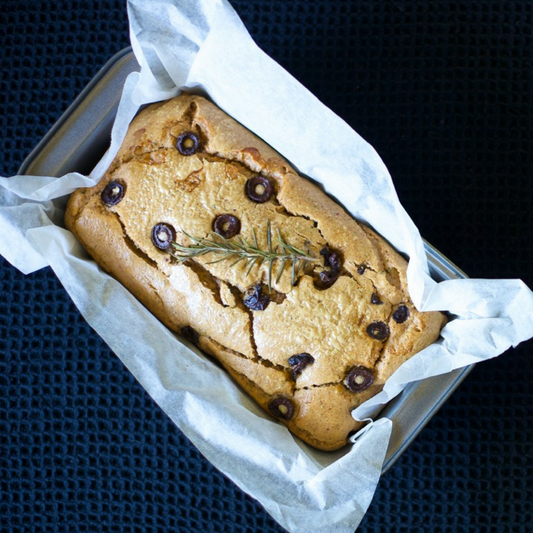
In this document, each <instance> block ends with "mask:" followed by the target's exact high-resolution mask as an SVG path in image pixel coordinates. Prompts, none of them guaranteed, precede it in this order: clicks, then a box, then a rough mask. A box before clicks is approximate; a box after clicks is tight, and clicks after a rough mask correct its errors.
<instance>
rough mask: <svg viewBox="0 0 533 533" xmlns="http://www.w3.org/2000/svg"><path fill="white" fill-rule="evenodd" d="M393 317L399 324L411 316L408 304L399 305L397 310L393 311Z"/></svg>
mask: <svg viewBox="0 0 533 533" xmlns="http://www.w3.org/2000/svg"><path fill="white" fill-rule="evenodd" d="M392 318H393V319H394V320H395V321H396V322H398V324H402V323H403V322H405V321H406V320H407V319H408V318H409V308H408V307H407V306H406V305H399V306H398V307H397V308H396V311H394V313H392Z"/></svg>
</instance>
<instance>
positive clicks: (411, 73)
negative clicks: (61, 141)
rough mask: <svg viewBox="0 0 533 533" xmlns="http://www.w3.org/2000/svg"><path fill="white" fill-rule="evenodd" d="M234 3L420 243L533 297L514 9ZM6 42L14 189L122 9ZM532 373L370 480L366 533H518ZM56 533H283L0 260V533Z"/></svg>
mask: <svg viewBox="0 0 533 533" xmlns="http://www.w3.org/2000/svg"><path fill="white" fill-rule="evenodd" d="M147 1H149V0H147ZM233 5H234V7H235V8H236V10H237V11H238V13H239V14H240V16H241V17H242V19H243V21H244V23H245V24H246V26H247V27H248V28H249V30H250V32H251V34H252V35H253V37H254V38H255V39H256V41H257V42H258V44H259V45H260V46H261V47H262V48H263V49H264V50H265V51H266V52H267V53H268V54H270V55H271V56H273V57H274V59H276V60H277V61H278V62H279V63H281V64H282V65H283V66H284V67H285V68H286V69H287V70H288V71H289V72H291V73H292V74H293V75H294V76H295V77H296V78H298V79H299V80H300V81H301V82H302V83H303V84H304V85H306V86H307V87H308V88H309V89H310V90H311V91H312V92H314V93H315V94H316V95H317V96H318V97H319V98H320V99H321V100H322V101H323V102H325V103H326V104H327V105H328V106H330V107H331V108H332V109H333V110H334V111H335V112H337V113H338V114H339V115H340V116H342V117H343V118H344V119H345V120H346V121H347V122H348V123H349V124H350V125H352V126H353V127H354V128H355V129H356V130H357V131H358V132H359V133H360V134H362V135H363V137H365V138H366V139H367V140H369V141H370V142H371V143H372V144H373V145H374V146H375V147H376V149H377V150H378V152H379V153H380V154H381V156H382V158H383V159H384V160H385V162H386V164H387V165H388V167H389V169H390V171H391V173H392V175H393V178H394V180H395V183H396V186H397V190H398V193H399V195H400V198H401V200H402V202H403V204H404V205H405V207H406V208H407V210H408V211H409V213H410V214H411V216H412V217H413V219H414V220H415V222H416V223H417V225H418V226H419V228H420V230H421V233H422V235H423V236H424V237H425V238H426V239H427V240H428V241H429V242H431V243H432V244H433V245H434V246H436V247H437V248H438V249H439V250H440V251H441V252H443V253H444V254H445V255H446V256H448V257H449V258H450V259H451V260H453V261H454V262H455V263H457V264H458V265H459V266H460V267H461V268H462V269H464V270H465V271H466V272H467V273H468V274H469V275H470V276H472V277H489V278H492V277H499V278H515V277H519V278H522V279H523V280H524V281H525V282H526V283H528V285H529V286H530V287H533V266H532V265H533V246H532V241H531V238H532V233H533V218H532V212H533V180H532V177H533V174H532V167H533V4H532V3H531V2H530V1H529V0H522V1H518V0H506V1H505V2H503V1H490V0H458V1H453V2H452V1H444V0H438V1H427V0H420V1H410V0H386V1H385V0H384V1H379V2H378V1H375V0H358V1H353V0H338V1H335V2H333V1H330V0H313V1H312V2H310V1H308V0H291V1H285V0H233ZM0 29H1V32H0V175H12V174H15V173H16V172H17V169H18V167H19V166H20V164H21V163H22V161H23V160H24V158H25V157H26V156H27V154H28V153H29V152H30V150H31V149H32V148H33V147H34V146H35V145H36V143H37V142H38V141H39V140H40V138H41V137H42V136H43V135H44V134H45V133H46V132H47V131H48V129H49V128H50V127H51V126H52V124H53V123H54V121H55V120H56V119H57V118H58V117H59V116H60V115H61V113H62V112H63V111H64V110H65V109H66V107H67V106H68V105H69V104H70V103H71V102H72V100H73V99H74V98H75V96H76V95H77V94H78V93H79V92H80V91H81V90H82V88H83V87H84V86H85V85H86V84H87V83H88V82H89V80H90V79H91V78H92V77H93V76H94V75H95V73H96V72H97V71H98V69H99V68H100V67H101V66H102V65H103V64H104V63H105V62H106V61H107V60H108V59H109V58H110V57H111V56H112V55H113V54H114V53H116V52H118V51H119V50H120V49H122V48H124V47H126V46H128V44H129V41H128V27H127V18H126V8H125V1H124V0H92V1H91V2H87V1H80V0H69V1H66V0H3V1H2V10H1V11H0ZM324 137H325V139H327V140H332V139H333V140H334V138H335V132H334V131H324ZM0 238H2V237H1V236H0ZM532 356H533V344H532V343H531V342H528V343H525V344H523V345H521V346H520V347H518V348H517V349H514V350H511V351H509V352H508V353H506V354H505V355H503V356H501V357H500V358H498V359H496V360H494V361H490V362H487V363H484V364H483V365H480V366H478V367H477V368H476V369H475V370H474V371H473V372H472V373H471V374H470V376H469V377H468V378H467V380H466V381H465V382H464V383H463V384H462V385H461V387H460V389H459V390H458V391H457V392H456V393H455V394H454V395H453V396H452V398H451V399H450V400H449V401H448V402H447V404H446V405H445V406H444V407H443V408H442V409H441V411H440V412H439V413H438V414H437V415H436V416H435V417H434V418H433V420H432V421H431V422H430V423H429V425H428V426H427V427H426V428H425V429H424V431H423V432H422V433H421V435H420V436H419V437H418V438H417V439H416V441H415V442H414V444H413V445H412V446H411V447H410V448H409V449H408V451H407V452H406V453H405V454H404V455H403V456H402V457H401V459H400V460H399V461H398V462H397V463H396V465H395V466H394V467H393V468H392V469H391V470H390V471H389V472H388V473H387V474H386V475H385V476H384V477H383V478H382V481H381V483H380V485H379V488H378V490H377V493H376V496H375V498H374V501H373V503H372V505H371V506H370V509H369V511H368V513H367V515H366V517H365V519H364V520H363V523H362V524H361V526H360V531H361V532H364V533H371V532H376V533H377V532H383V531H391V532H398V533H399V532H405V533H413V532H432V533H441V532H442V533H444V532H446V533H466V532H468V533H474V532H478V531H479V532H481V531H483V532H491V533H502V532H505V533H507V532H509V533H511V532H512V533H526V532H527V533H530V532H533V359H532ZM65 531H69V532H91V533H99V532H102V533H104V532H105V533H108V532H110V531H113V532H114V533H126V532H133V531H135V532H143V533H155V532H158V533H159V532H161V533H170V532H173V533H174V532H182V533H185V532H187V533H189V532H194V533H200V532H202V533H204V532H235V533H237V532H239V533H255V532H259V531H260V532H262V533H274V532H275V533H280V532H281V528H280V527H279V526H278V525H277V524H276V523H275V522H274V521H273V520H272V519H271V518H270V517H269V516H268V515H267V514H266V513H265V512H264V511H263V510H262V508H261V507H260V506H259V505H258V504H257V503H256V502H254V501H253V500H252V499H251V498H249V497H248V496H246V495H245V494H243V493H242V492H241V491H240V490H239V489H237V488H236V487H235V486H234V485H233V484H232V483H231V482H229V481H228V480H227V479H226V478H225V477H224V476H223V475H221V474H220V473H218V472H217V471H216V470H215V469H214V468H213V467H211V465H210V464H209V463H207V462H206V461H205V460H204V459H203V457H201V456H200V454H199V453H198V452H197V451H196V450H195V449H194V448H193V447H192V446H191V445H190V444H189V443H188V441H187V439H185V438H184V437H183V436H182V435H181V434H180V432H179V431H178V430H177V429H176V428H175V427H174V426H173V424H172V423H171V422H170V421H169V420H168V419H167V418H166V417H165V415H164V414H163V413H162V412H161V411H160V410H159V408H158V407H157V406H156V405H154V403H153V402H152V400H151V399H150V398H149V397H148V396H147V394H146V393H145V392H144V391H143V389H142V388H141V387H140V386H139V385H138V383H137V382H136V381H135V379H134V378H133V377H132V376H131V375H130V374H129V372H128V371H126V370H125V369H124V368H123V366H122V364H121V363H120V362H119V360H118V359H117V358H116V357H115V356H114V355H113V354H112V352H111V351H110V350H109V349H108V348H107V346H106V345H105V344H104V343H103V342H102V341H101V340H100V339H99V338H98V337H97V336H96V335H95V334H94V332H93V331H92V330H91V329H90V328H89V327H88V326H87V324H86V323H85V322H84V320H83V319H82V318H81V317H80V315H79V313H78V312H77V310H76V308H75V307H74V306H73V304H72V303H71V302H70V300H69V298H68V296H67V295H66V293H65V292H64V290H63V289H62V287H61V286H60V284H59V283H58V281H57V280H56V278H55V277H54V275H53V274H52V273H51V271H50V270H49V269H44V270H42V271H40V272H38V273H36V274H32V275H29V276H23V275H22V274H20V273H19V272H18V271H16V270H15V269H13V268H12V267H11V266H10V265H8V264H7V263H6V262H5V261H4V260H3V259H1V258H0V533H7V532H13V533H15V532H16V533H19V532H36V533H37V532H54V533H55V532H57V533H59V532H65Z"/></svg>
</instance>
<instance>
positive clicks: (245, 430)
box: [0, 0, 533, 533]
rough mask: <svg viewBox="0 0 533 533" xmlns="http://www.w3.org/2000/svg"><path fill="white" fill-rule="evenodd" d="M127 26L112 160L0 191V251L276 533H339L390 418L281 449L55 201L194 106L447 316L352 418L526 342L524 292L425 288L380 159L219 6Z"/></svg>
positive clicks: (464, 285)
mask: <svg viewBox="0 0 533 533" xmlns="http://www.w3.org/2000/svg"><path fill="white" fill-rule="evenodd" d="M128 14H129V18H130V27H131V41H132V46H133V49H134V52H135V55H136V57H137V60H138V61H139V64H140V65H141V72H140V74H139V73H133V74H131V75H130V76H129V78H128V79H127V81H126V83H125V86H124V90H123V95H122V99H121V103H120V106H119V110H118V115H117V120H116V122H115V125H114V128H113V134H112V143H111V147H110V149H109V151H108V152H107V154H106V155H105V156H104V158H103V159H102V161H100V163H99V164H98V165H97V167H96V168H95V169H94V171H93V172H92V173H91V175H90V176H82V175H80V174H77V173H71V174H68V175H65V176H63V177H60V178H56V177H51V176H49V177H37V176H31V177H30V176H14V177H12V178H0V233H1V235H2V239H1V240H0V253H1V254H2V255H3V256H4V257H6V259H7V260H8V261H9V262H11V263H12V264H13V265H14V266H15V267H17V268H18V269H20V270H21V271H22V272H24V273H30V272H33V271H35V270H37V269H39V268H42V267H44V266H47V265H50V266H51V267H52V269H53V270H54V272H55V273H56V275H57V276H58V277H59V279H60V280H61V282H62V283H63V285H64V286H65V288H66V290H67V291H68V292H69V294H70V295H71V297H72V299H73V300H74V302H75V303H76V305H77V306H78V308H79V309H80V311H81V313H82V314H83V316H84V317H85V318H86V319H87V321H88V322H89V323H90V324H91V326H92V327H93V328H94V329H95V330H96V331H97V332H98V333H99V334H100V335H101V336H102V338H103V339H104V340H105V341H106V342H107V343H108V344H109V346H110V347H111V348H112V349H113V350H114V352H115V353H116V354H117V355H118V356H119V357H120V358H121V359H122V361H123V362H124V364H125V365H126V366H127V367H128V368H129V370H130V371H131V372H132V373H133V374H134V375H135V376H136V378H137V379H138V380H139V382H140V383H141V384H142V385H143V387H144V388H145V389H146V390H147V391H148V393H149V394H150V395H151V396H152V397H153V398H154V400H155V401H156V402H157V403H158V404H159V405H160V406H161V407H162V408H163V409H164V410H165V412H166V413H167V414H168V415H169V416H170V417H171V419H172V420H173V421H174V422H175V423H176V424H177V425H178V426H179V427H180V429H181V430H182V431H183V432H184V433H185V434H186V435H187V436H188V437H189V438H190V439H191V441H192V442H193V443H194V444H195V446H196V447H197V448H198V449H199V450H200V451H201V452H202V453H203V454H204V455H205V456H206V457H207V459H209V461H211V462H212V463H213V464H214V465H215V466H216V467H217V468H218V469H220V470H221V471H222V472H224V473H225V474H226V475H227V476H228V477H229V478H231V479H232V480H233V481H234V482H235V483H236V484H237V485H238V486H239V487H241V488H242V489H243V490H244V491H246V492H247V493H249V494H250V495H251V496H253V497H254V498H256V499H257V500H259V501H260V502H261V503H262V505H263V506H264V507H265V508H266V510H267V511H268V512H269V513H270V514H271V515H272V516H273V517H274V518H275V519H276V520H277V521H278V522H279V523H280V524H281V525H282V526H283V527H284V528H286V529H287V530H289V531H291V532H294V533H296V532H305V533H312V532H323V533H326V532H331V533H333V532H335V533H352V532H353V531H354V529H355V528H356V527H357V525H358V524H359V522H360V521H361V519H362V517H363V515H364V513H365V511H366V509H367V507H368V505H369V504H370V501H371V499H372V496H373V494H374V491H375V487H376V484H377V482H378V480H379V476H380V472H381V466H382V463H383V459H384V457H385V453H386V450H387V445H388V441H389V437H390V432H391V421H390V420H387V419H384V418H381V419H378V420H377V421H376V422H374V423H371V424H370V425H368V426H367V428H366V430H365V431H363V432H362V433H361V435H360V436H359V437H358V438H357V439H356V440H355V443H354V444H353V446H351V447H349V448H348V449H346V450H343V451H342V452H338V453H323V452H318V451H316V450H312V449H311V448H309V447H308V446H306V445H304V444H302V443H301V442H299V441H296V440H295V439H293V437H292V436H291V435H290V434H289V433H288V431H287V430H286V429H285V428H284V427H282V426H281V425H280V424H278V423H276V422H274V421H272V420H271V419H270V418H269V417H268V416H266V415H265V414H264V413H263V412H262V411H261V409H260V408H259V407H257V405H256V404H255V403H254V402H253V401H251V400H250V399H249V398H248V397H247V396H246V395H245V394H244V393H242V392H241V391H240V389H239V388H237V387H236V386H235V385H234V384H233V383H232V381H231V380H230V379H229V377H228V376H227V375H226V374H225V373H224V372H223V371H221V370H220V369H219V368H218V367H217V366H215V365H213V364H212V363H211V362H209V361H208V360H207V359H206V358H205V357H204V356H203V355H202V354H201V353H199V352H198V351H196V350H195V349H194V348H193V347H190V346H186V345H183V344H182V343H181V341H180V340H179V339H177V337H175V336H174V335H173V334H172V333H171V332H169V331H168V330H166V329H165V328H164V327H163V326H162V325H161V324H160V323H159V322H158V321H157V320H156V319H155V318H154V317H153V316H152V315H151V314H150V313H149V312H148V311H147V310H146V309H145V308H144V307H142V306H141V305H140V304H139V303H138V302H137V301H136V300H135V299H134V298H133V297H132V296H131V295H130V294H129V293H128V292H127V291H126V290H125V289H124V288H123V287H122V286H121V285H120V284H119V283H117V282H116V281H114V280H113V279H111V278H109V276H107V275H106V274H104V273H103V272H102V271H101V270H100V268H99V267H97V266H96V265H95V263H94V262H93V261H91V260H90V259H89V258H88V256H87V254H86V253H85V252H84V250H83V249H82V248H81V246H80V245H79V244H78V243H77V241H76V240H75V239H74V237H73V236H72V234H70V233H69V232H68V231H66V230H65V229H64V227H63V206H64V196H65V195H67V194H69V193H71V192H72V191H73V190H74V189H76V188H77V187H82V186H90V185H92V184H94V182H95V181H97V180H98V179H99V178H100V177H101V175H102V174H103V172H104V171H105V169H106V168H107V166H108V165H109V163H110V162H111V160H112V159H113V157H114V155H115V153H116V151H117V149H118V146H119V145H120V143H121V141H122V139H123V137H124V134H125V130H126V128H127V126H128V124H129V122H130V121H131V119H132V117H133V116H134V115H135V113H136V112H137V111H138V109H139V106H140V105H142V104H146V103H149V102H154V101H158V100H162V99H167V98H170V97H172V96H174V95H176V94H178V93H179V92H180V90H183V89H187V90H188V91H192V92H198V93H201V94H207V95H208V96H209V97H210V98H211V99H212V100H213V101H214V102H215V103H216V104H217V105H219V106H220V107H221V108H222V109H224V110H225V111H226V112H227V113H228V114H230V115H231V116H233V117H234V118H235V119H237V120H238V121H239V122H241V123H242V124H244V125H245V126H246V127H248V128H249V129H250V130H252V131H253V132H255V133H256V134H257V135H258V136H259V137H261V138H263V139H264V140H265V141H266V142H267V143H269V144H270V145H272V146H273V147H274V148H275V149H276V150H278V151H279V152H280V153H282V154H283V155H284V156H285V157H286V158H287V159H288V160H289V161H290V162H291V163H292V164H293V165H294V166H295V167H296V168H297V169H298V170H299V171H300V172H301V173H303V174H305V175H307V176H310V177H311V178H313V179H314V180H316V181H317V182H319V183H321V184H322V185H323V186H324V188H325V190H326V191H327V192H328V193H329V194H331V195H333V196H334V197H337V198H340V199H342V204H343V205H344V206H345V207H346V208H347V209H348V210H349V211H351V212H352V213H353V215H354V216H355V217H357V218H359V219H360V220H363V221H365V222H367V223H368V224H370V225H371V226H373V227H374V228H375V229H376V230H377V231H378V232H379V233H381V234H382V235H383V236H385V237H386V238H387V239H388V240H389V241H390V242H391V243H392V244H393V245H394V246H395V247H396V248H397V249H398V250H400V251H402V252H405V253H406V254H407V255H408V256H409V257H410V263H409V270H408V279H409V289H410V292H411V296H412V298H413V301H414V303H415V305H416V306H417V307H418V308H419V309H422V310H443V311H449V312H451V313H453V314H454V315H456V318H455V319H454V320H452V321H451V322H450V323H449V324H448V325H447V326H446V327H445V328H444V330H443V332H442V339H441V340H439V341H438V342H437V343H435V344H433V345H432V346H430V347H429V348H427V349H426V350H424V351H423V352H421V353H419V354H417V355H416V356H415V357H413V358H412V359H411V360H410V361H408V362H407V363H405V364H404V365H403V366H402V367H401V368H400V369H399V370H398V371H397V372H396V373H395V374H394V376H393V377H391V378H390V380H389V381H388V383H387V384H386V386H385V388H384V390H383V392H381V393H380V394H379V395H378V396H377V397H375V398H374V399H372V400H369V401H368V402H367V403H366V404H364V405H363V406H361V407H359V408H358V409H357V411H356V413H355V415H357V416H359V417H361V418H364V417H367V416H370V415H371V414H372V413H374V412H375V411H376V407H377V406H379V405H380V404H382V403H384V402H386V401H387V400H389V399H390V398H392V397H394V396H395V395H396V394H398V393H399V392H400V391H401V390H402V388H403V387H404V385H405V384H406V383H408V382H411V381H415V380H418V379H422V378H425V377H429V376H433V375H437V374H441V373H444V372H449V371H450V370H452V369H455V368H459V367H462V366H465V365H469V364H471V363H476V362H479V361H482V360H484V359H488V358H491V357H494V356H496V355H498V354H500V353H502V352H503V351H505V350H506V349H507V348H509V347H510V346H513V345H517V344H518V343H519V342H521V341H523V340H525V339H527V338H529V337H531V336H532V335H533V319H532V317H533V294H532V293H531V291H530V290H529V289H528V288H527V287H526V286H525V285H524V284H523V283H522V282H520V281H518V280H509V281H497V280H494V281H490V280H450V281H444V282H442V283H438V284H437V283H436V282H434V281H433V280H432V279H431V278H430V277H429V275H428V267H427V262H426V256H425V253H424V248H423V243H422V240H421V238H420V235H419V233H418V230H417V228H416V227H415V226H414V224H413V222H412V221H411V219H410V218H409V216H408V215H407V214H406V212H405V211H404V209H403V208H402V206H401V205H400V203H399V201H398V198H397V195H396V192H395V190H394V186H393V184H392V181H391V178H390V176H389V174H388V172H387V169H386V168H385V165H384V164H383V162H382V161H381V159H380V158H379V156H378V155H377V154H376V152H375V151H374V150H373V148H372V147H371V146H369V145H368V144H367V143H366V142H365V141H364V140H363V139H362V138H361V137H359V135H357V133H355V132H354V131H353V130H352V129H351V128H350V127H349V126H348V125H347V124H346V123H344V122H343V121H342V120H341V119H340V118H339V117H337V116H335V115H334V114H333V113H332V112H331V111H330V110H328V109H327V108H326V107H324V106H323V105H322V104H321V103H320V102H319V101H318V100H317V99H316V98H315V97H313V95H311V94H310V93H309V92H308V91H307V90H306V89H305V88H303V87H302V86H301V85H300V84H299V83H298V82H297V81H296V80H294V79H293V78H292V77H291V76H290V75H289V74H288V73H287V72H285V71H284V70H283V69H282V68H281V67H280V66H279V65H278V64H276V63H275V62H274V61H273V60H271V59H270V58H269V57H268V56H266V55H265V54H264V53H263V52H262V51H261V50H260V49H259V48H258V47H257V46H256V45H255V44H254V42H253V41H252V40H251V38H250V37H249V35H248V33H247V31H246V29H245V28H244V26H243V24H242V23H241V21H240V20H239V18H238V17H237V15H236V14H235V12H234V11H233V9H232V8H231V6H230V5H229V4H228V3H227V2H226V1H225V0H188V1H186V0H129V2H128ZM325 131H334V132H335V143H325V142H324V132H325ZM124 323H127V324H128V328H124V327H123V325H124Z"/></svg>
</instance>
